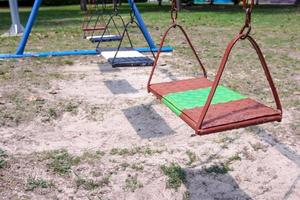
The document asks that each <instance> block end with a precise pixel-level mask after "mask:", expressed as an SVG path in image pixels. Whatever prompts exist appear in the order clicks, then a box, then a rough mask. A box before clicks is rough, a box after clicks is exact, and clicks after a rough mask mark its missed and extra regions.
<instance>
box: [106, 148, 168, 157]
mask: <svg viewBox="0 0 300 200" xmlns="http://www.w3.org/2000/svg"><path fill="white" fill-rule="evenodd" d="M161 152H162V151H160V150H153V149H151V148H150V147H134V148H132V149H127V148H113V149H112V150H111V151H110V154H111V155H119V156H124V155H126V156H133V155H135V154H143V155H145V156H151V155H153V154H155V153H161Z"/></svg>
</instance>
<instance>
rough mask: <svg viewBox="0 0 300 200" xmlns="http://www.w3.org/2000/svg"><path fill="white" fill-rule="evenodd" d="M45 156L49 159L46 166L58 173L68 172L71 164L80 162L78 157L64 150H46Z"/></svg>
mask: <svg viewBox="0 0 300 200" xmlns="http://www.w3.org/2000/svg"><path fill="white" fill-rule="evenodd" d="M46 157H47V159H50V163H49V164H48V167H49V168H50V169H51V170H52V171H53V172H55V173H57V174H59V175H67V174H69V173H70V172H71V168H72V166H74V165H77V164H78V163H79V162H80V158H79V157H74V156H72V155H70V154H69V153H68V152H67V151H66V150H60V151H52V152H48V153H47V156H46Z"/></svg>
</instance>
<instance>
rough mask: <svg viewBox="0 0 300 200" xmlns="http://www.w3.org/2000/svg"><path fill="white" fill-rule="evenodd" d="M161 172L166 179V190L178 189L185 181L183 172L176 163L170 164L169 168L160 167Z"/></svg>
mask: <svg viewBox="0 0 300 200" xmlns="http://www.w3.org/2000/svg"><path fill="white" fill-rule="evenodd" d="M161 170H162V171H163V173H164V175H166V176H167V177H168V181H167V187H168V188H173V189H178V188H179V187H180V186H181V184H182V183H183V182H184V181H185V172H184V171H183V169H182V168H181V167H180V165H178V164H177V163H172V164H171V165H170V166H167V165H162V166H161Z"/></svg>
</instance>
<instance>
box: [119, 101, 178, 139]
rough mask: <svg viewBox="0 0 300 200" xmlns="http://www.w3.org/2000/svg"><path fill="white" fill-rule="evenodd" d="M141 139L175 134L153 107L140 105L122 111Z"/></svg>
mask: <svg viewBox="0 0 300 200" xmlns="http://www.w3.org/2000/svg"><path fill="white" fill-rule="evenodd" d="M122 112H123V113H124V115H125V116H126V118H127V120H128V121H129V123H130V124H131V126H132V127H133V128H134V130H135V131H136V133H137V134H138V135H139V136H140V137H141V138H153V137H162V136H166V135H171V134H174V131H173V129H172V128H171V127H170V126H169V125H168V124H167V123H166V121H165V120H164V119H163V118H162V117H161V116H160V115H159V114H158V113H157V112H156V111H155V110H154V109H152V107H151V105H143V104H142V105H138V106H134V107H130V108H127V109H124V110H122Z"/></svg>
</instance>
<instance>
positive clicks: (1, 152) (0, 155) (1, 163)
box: [0, 149, 7, 169]
mask: <svg viewBox="0 0 300 200" xmlns="http://www.w3.org/2000/svg"><path fill="white" fill-rule="evenodd" d="M6 157H7V154H6V153H5V151H4V150H2V149H0V169H2V168H4V167H5V165H6V161H5V159H4V158H6Z"/></svg>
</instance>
